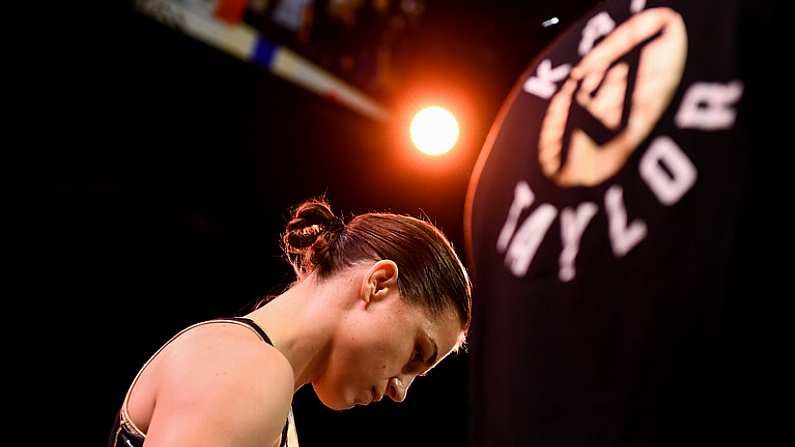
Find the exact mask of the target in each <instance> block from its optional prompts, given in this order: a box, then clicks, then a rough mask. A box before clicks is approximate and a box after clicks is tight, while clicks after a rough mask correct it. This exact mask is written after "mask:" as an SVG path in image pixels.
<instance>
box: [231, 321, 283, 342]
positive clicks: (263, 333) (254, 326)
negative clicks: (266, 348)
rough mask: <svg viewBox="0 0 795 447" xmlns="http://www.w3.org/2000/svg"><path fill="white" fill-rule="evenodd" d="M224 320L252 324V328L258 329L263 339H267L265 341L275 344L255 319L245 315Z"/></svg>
mask: <svg viewBox="0 0 795 447" xmlns="http://www.w3.org/2000/svg"><path fill="white" fill-rule="evenodd" d="M222 320H233V321H237V322H240V323H243V324H247V325H249V326H251V328H252V329H254V330H255V331H257V333H258V334H259V336H260V337H262V339H263V340H265V343H267V344H269V345H271V346H273V342H272V341H271V339H270V337H268V334H266V333H265V331H263V330H262V328H261V327H260V326H259V325H258V324H257V323H255V322H254V320H252V319H250V318H245V317H230V318H222Z"/></svg>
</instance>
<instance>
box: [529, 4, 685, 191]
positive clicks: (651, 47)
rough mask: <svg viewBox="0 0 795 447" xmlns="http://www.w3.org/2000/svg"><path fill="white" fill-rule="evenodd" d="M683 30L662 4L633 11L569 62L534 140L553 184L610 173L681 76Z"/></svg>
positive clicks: (590, 182) (595, 179)
mask: <svg viewBox="0 0 795 447" xmlns="http://www.w3.org/2000/svg"><path fill="white" fill-rule="evenodd" d="M686 56H687V32H686V30H685V25H684V21H683V20H682V17H681V16H680V15H679V14H677V13H676V12H675V11H673V10H671V9H669V8H654V9H650V10H647V11H644V12H642V13H639V14H637V15H635V16H633V17H632V18H630V19H629V20H627V21H626V22H624V23H623V24H621V25H620V26H619V27H618V28H616V29H615V30H613V31H612V32H611V33H610V34H608V35H607V36H606V37H605V38H604V39H603V40H602V41H601V42H600V43H599V44H598V45H597V46H596V47H594V48H593V49H592V50H591V51H590V52H588V54H586V55H585V57H583V59H582V60H581V61H580V63H579V64H577V65H576V66H575V67H574V68H572V70H571V72H570V73H569V77H568V79H567V80H566V82H565V83H564V84H563V86H562V87H561V88H560V90H559V91H558V93H557V94H555V96H554V97H553V98H552V99H551V100H550V103H549V107H548V108H547V111H546V114H545V116H544V119H543V123H542V126H541V132H540V134H539V142H538V148H539V152H538V157H539V162H540V165H541V169H542V171H543V172H544V175H546V176H547V177H548V178H549V179H551V180H552V181H554V182H555V183H556V184H558V185H559V186H563V187H575V186H594V185H597V184H599V183H601V182H603V181H605V180H606V179H608V178H609V177H610V176H612V175H614V174H615V173H617V172H618V171H619V170H620V169H621V168H622V167H623V166H624V164H625V163H626V161H627V159H628V158H629V156H630V155H631V154H632V152H633V151H635V149H636V148H637V147H638V145H639V144H640V142H641V141H643V139H644V138H646V136H648V135H649V133H650V132H651V130H652V128H653V127H654V125H655V124H656V123H657V121H658V120H659V119H660V116H661V115H662V114H663V112H664V110H665V108H666V107H667V106H668V104H669V103H670V102H671V98H672V97H673V95H674V92H675V90H676V88H677V87H678V85H679V82H680V81H681V79H682V72H683V70H684V65H685V58H686Z"/></svg>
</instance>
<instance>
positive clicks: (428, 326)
mask: <svg viewBox="0 0 795 447" xmlns="http://www.w3.org/2000/svg"><path fill="white" fill-rule="evenodd" d="M282 242H283V247H284V251H285V254H286V255H287V258H288V260H289V261H290V263H291V264H292V265H293V268H294V269H295V272H296V274H297V276H298V280H299V281H300V280H303V279H304V278H306V277H307V276H309V275H313V276H314V277H316V278H317V279H318V280H319V281H323V280H325V279H328V278H330V277H332V276H334V275H346V274H350V273H351V272H354V273H355V274H356V275H358V276H356V277H357V278H358V279H359V284H360V285H361V287H360V292H359V298H360V299H361V300H362V303H363V305H362V312H360V313H352V314H351V316H350V317H349V318H347V319H346V324H345V325H342V328H341V331H342V332H343V333H340V334H336V337H335V340H336V341H335V347H334V349H333V352H332V353H331V354H330V358H329V364H328V366H327V368H326V371H325V373H324V374H323V377H321V378H320V379H319V380H318V382H317V383H314V384H313V385H314V387H315V390H316V391H317V393H318V396H319V397H320V398H321V400H323V402H324V403H326V404H327V405H328V406H330V407H333V408H345V407H348V406H350V405H353V404H355V403H365V402H369V399H370V398H371V397H372V396H371V395H370V394H369V393H370V392H371V391H374V394H375V395H376V397H378V396H379V395H384V394H385V395H387V396H389V397H392V398H393V399H394V400H402V399H403V398H404V397H405V391H406V389H407V388H408V385H409V384H410V383H411V381H412V380H413V379H414V377H415V376H416V375H418V374H420V373H423V372H424V371H426V370H427V369H429V367H432V366H433V365H434V364H435V363H437V362H438V360H441V359H442V358H443V357H444V356H446V355H447V354H448V353H449V352H451V351H453V350H456V349H458V347H460V345H461V344H462V343H463V340H464V334H465V333H466V331H467V330H468V328H469V324H470V321H471V284H470V281H469V277H468V275H467V272H466V269H465V268H464V266H463V265H462V263H461V261H460V260H459V258H458V256H457V255H456V253H455V251H454V250H453V247H452V246H451V244H450V243H449V242H448V240H447V239H446V238H445V236H444V235H443V234H442V233H441V231H439V230H438V229H436V228H435V227H434V226H433V225H431V224H430V223H428V222H426V221H423V220H419V219H416V218H413V217H409V216H402V215H396V214H388V213H368V214H362V215H359V216H356V217H355V218H353V219H352V220H351V221H350V222H349V223H347V224H345V223H344V222H343V221H342V220H341V219H339V218H338V217H336V216H335V215H334V214H333V213H332V212H331V209H330V207H329V205H328V203H327V202H326V201H325V200H322V199H320V200H310V201H307V202H304V203H302V204H301V205H299V206H298V207H297V208H296V209H295V210H294V212H293V214H292V218H291V220H290V222H289V223H288V225H287V229H286V231H285V233H284V235H283V238H282ZM429 363H430V364H429ZM371 382H372V383H371ZM371 388H372V389H371Z"/></svg>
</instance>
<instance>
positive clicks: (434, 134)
mask: <svg viewBox="0 0 795 447" xmlns="http://www.w3.org/2000/svg"><path fill="white" fill-rule="evenodd" d="M409 132H410V133H411V141H413V142H414V145H415V146H417V149H419V150H420V151H422V152H424V153H426V154H428V155H441V154H444V153H446V152H447V151H449V150H450V149H452V148H453V146H455V143H456V141H458V122H457V121H456V119H455V117H454V116H453V114H452V113H450V112H448V111H447V110H445V109H443V108H441V107H427V108H425V109H422V110H420V111H419V112H417V114H416V115H414V119H412V120H411V127H410V130H409Z"/></svg>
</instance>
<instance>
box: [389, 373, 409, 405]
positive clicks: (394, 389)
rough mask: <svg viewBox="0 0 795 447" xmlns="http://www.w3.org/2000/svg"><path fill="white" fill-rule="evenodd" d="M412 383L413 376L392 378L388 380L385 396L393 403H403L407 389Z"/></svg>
mask: <svg viewBox="0 0 795 447" xmlns="http://www.w3.org/2000/svg"><path fill="white" fill-rule="evenodd" d="M413 381H414V376H404V377H393V378H391V379H389V384H388V386H387V395H388V396H389V398H390V399H392V400H394V401H395V402H403V401H404V400H405V399H406V395H407V394H408V392H409V387H410V386H411V382H413Z"/></svg>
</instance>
